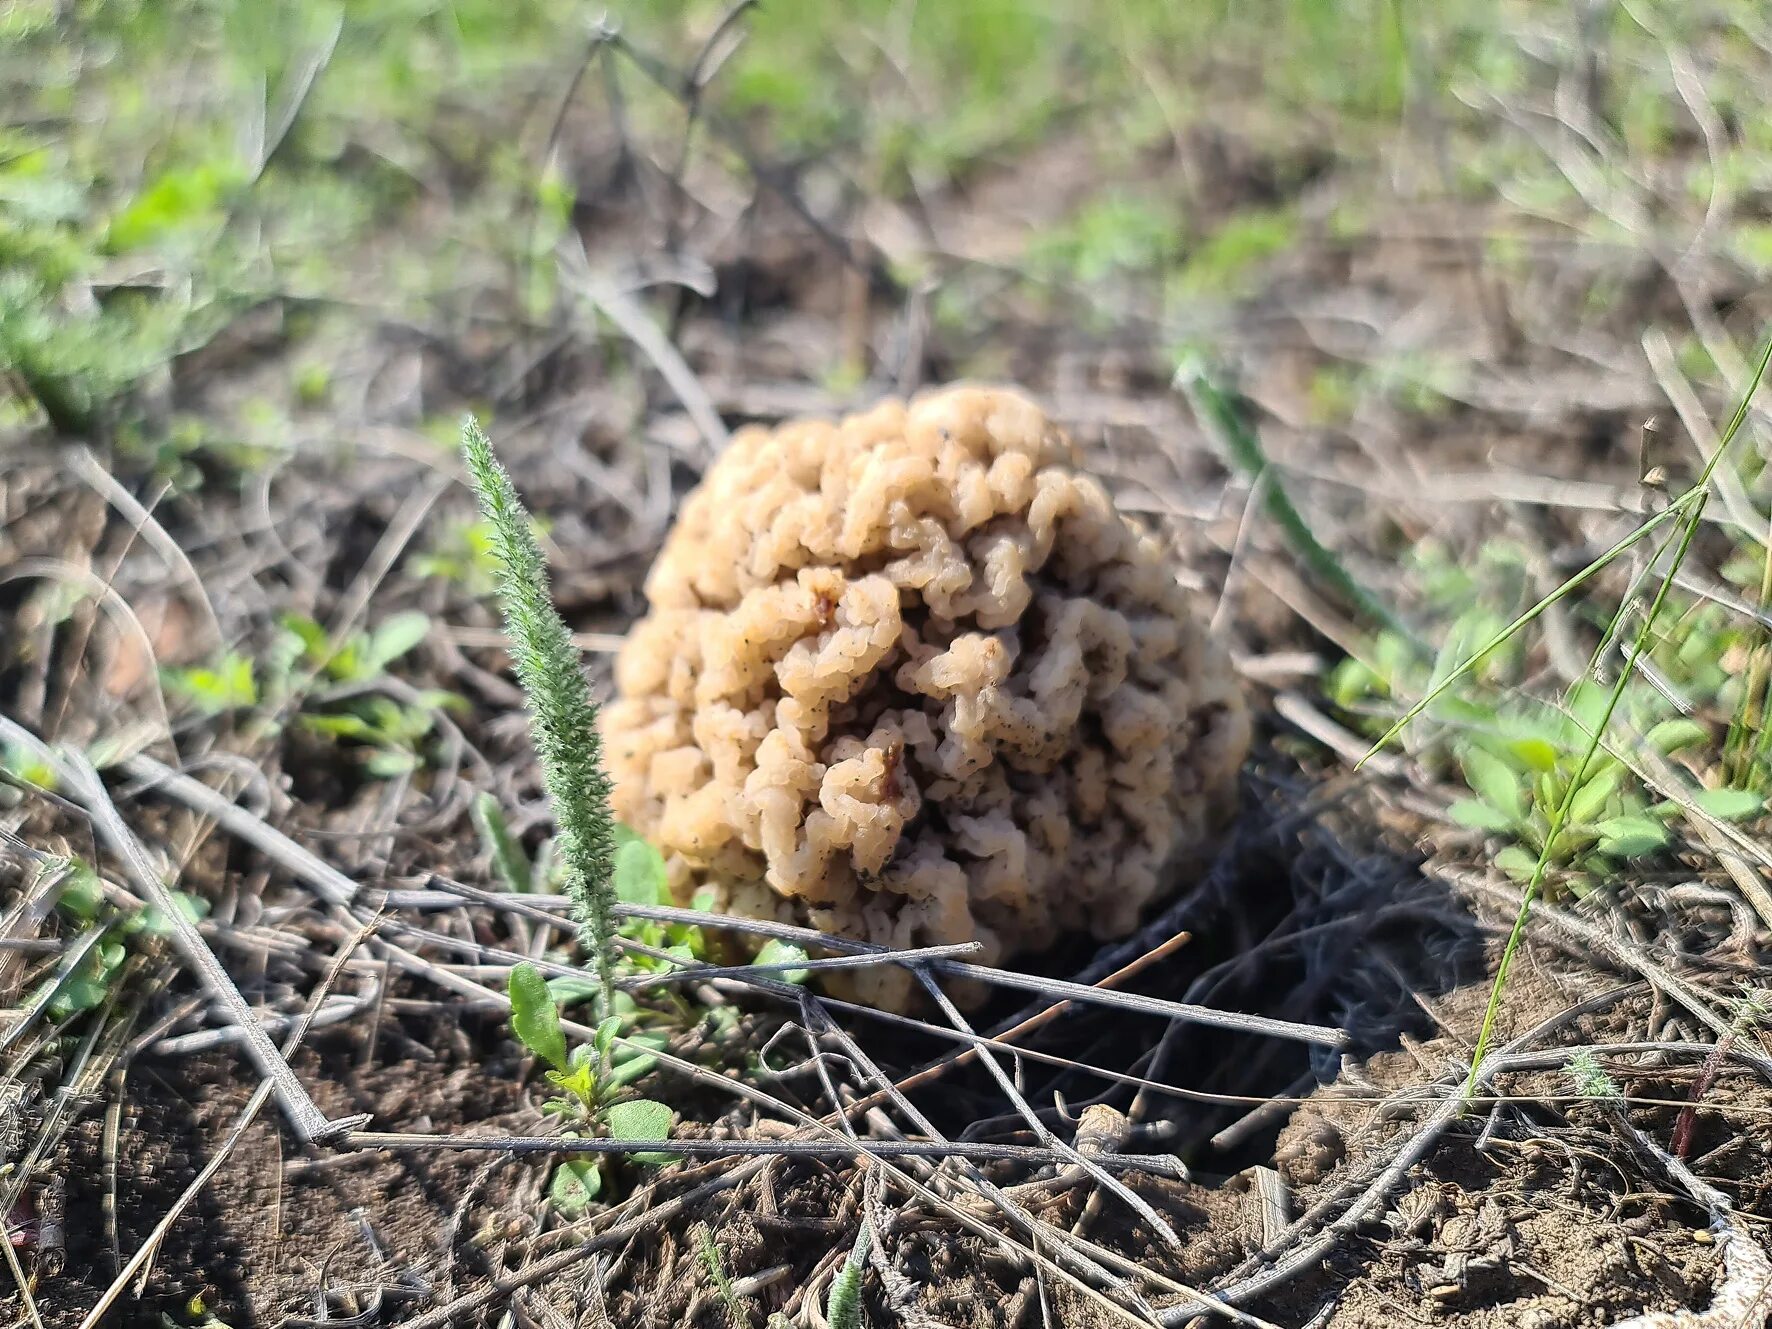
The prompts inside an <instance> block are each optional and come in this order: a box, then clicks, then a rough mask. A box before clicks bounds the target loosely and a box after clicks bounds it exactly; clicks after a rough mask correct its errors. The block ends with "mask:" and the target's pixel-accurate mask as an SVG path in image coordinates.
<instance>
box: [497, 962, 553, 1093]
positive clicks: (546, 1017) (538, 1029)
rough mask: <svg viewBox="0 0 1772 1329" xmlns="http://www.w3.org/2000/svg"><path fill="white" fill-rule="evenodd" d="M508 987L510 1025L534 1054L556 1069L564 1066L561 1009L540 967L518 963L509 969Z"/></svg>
mask: <svg viewBox="0 0 1772 1329" xmlns="http://www.w3.org/2000/svg"><path fill="white" fill-rule="evenodd" d="M506 986H507V989H508V991H509V993H510V997H511V1029H512V1031H513V1032H514V1033H515V1034H516V1035H517V1038H518V1039H519V1040H520V1041H521V1042H522V1044H523V1046H524V1047H526V1048H528V1049H529V1050H530V1051H531V1052H533V1053H534V1054H535V1055H536V1056H538V1057H540V1058H541V1059H542V1060H543V1061H545V1062H547V1063H548V1064H549V1065H550V1066H553V1067H554V1068H555V1069H556V1070H561V1071H563V1070H565V1069H566V1068H567V1060H566V1034H565V1032H564V1031H563V1030H562V1029H561V1028H560V1010H559V1008H558V1007H557V1006H555V1005H554V996H553V994H552V993H551V992H549V991H548V983H547V980H546V979H545V978H543V977H542V976H541V970H539V969H537V968H536V967H535V966H534V965H532V964H520V965H517V966H516V967H515V968H513V969H512V970H511V976H510V979H509V980H508V982H507V985H506Z"/></svg>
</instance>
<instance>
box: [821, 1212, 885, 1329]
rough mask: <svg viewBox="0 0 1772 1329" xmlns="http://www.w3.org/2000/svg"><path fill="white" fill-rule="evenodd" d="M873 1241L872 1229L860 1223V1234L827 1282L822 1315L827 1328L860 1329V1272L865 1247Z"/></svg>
mask: <svg viewBox="0 0 1772 1329" xmlns="http://www.w3.org/2000/svg"><path fill="white" fill-rule="evenodd" d="M873 1241H874V1230H873V1228H872V1227H870V1226H869V1225H868V1224H867V1223H866V1222H865V1221H864V1222H863V1223H862V1225H861V1231H860V1232H857V1233H856V1234H855V1245H854V1246H853V1247H852V1248H851V1249H850V1251H849V1258H848V1259H847V1260H845V1261H843V1267H842V1268H841V1269H839V1270H837V1276H836V1277H835V1278H833V1279H832V1280H831V1298H830V1300H829V1301H828V1302H827V1303H826V1308H825V1315H824V1317H825V1319H827V1320H829V1321H830V1324H831V1329H861V1272H862V1270H863V1269H865V1268H867V1263H868V1247H870V1246H871V1245H873Z"/></svg>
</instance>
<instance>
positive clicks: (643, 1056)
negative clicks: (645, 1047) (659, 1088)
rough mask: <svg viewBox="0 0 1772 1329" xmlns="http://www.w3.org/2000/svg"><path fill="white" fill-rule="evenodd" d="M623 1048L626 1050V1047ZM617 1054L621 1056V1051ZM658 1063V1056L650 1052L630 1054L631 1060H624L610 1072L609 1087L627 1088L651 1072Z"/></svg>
mask: <svg viewBox="0 0 1772 1329" xmlns="http://www.w3.org/2000/svg"><path fill="white" fill-rule="evenodd" d="M623 1050H624V1051H625V1050H626V1049H623ZM617 1056H618V1057H619V1056H620V1053H617ZM656 1065H658V1058H657V1057H654V1056H652V1055H651V1054H649V1053H637V1054H633V1055H631V1056H630V1059H629V1060H627V1061H624V1062H622V1063H621V1064H620V1065H619V1066H617V1067H616V1068H615V1069H614V1070H612V1071H610V1072H609V1088H611V1089H625V1088H626V1087H627V1086H628V1085H630V1084H632V1083H633V1082H634V1081H635V1080H638V1079H641V1078H643V1077H644V1076H646V1075H647V1074H648V1073H650V1072H651V1070H652V1068H653V1067H654V1066H656Z"/></svg>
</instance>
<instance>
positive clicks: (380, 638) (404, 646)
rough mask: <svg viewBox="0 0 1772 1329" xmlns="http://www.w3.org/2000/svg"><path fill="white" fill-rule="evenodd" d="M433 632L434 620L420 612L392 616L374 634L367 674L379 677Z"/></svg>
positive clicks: (366, 654)
mask: <svg viewBox="0 0 1772 1329" xmlns="http://www.w3.org/2000/svg"><path fill="white" fill-rule="evenodd" d="M430 630H431V620H430V618H429V617H428V616H426V615H424V614H421V613H419V612H418V611H417V610H408V611H407V612H405V613H400V614H393V615H390V616H389V617H388V618H386V619H384V620H383V621H382V622H381V623H379V624H378V625H377V626H376V629H375V631H374V632H373V633H371V634H370V637H369V645H368V647H367V648H366V649H365V650H364V652H363V662H362V668H363V669H364V670H365V671H366V672H367V673H370V674H379V673H380V672H381V671H382V670H383V669H386V668H387V667H388V666H389V665H390V664H392V663H393V662H394V661H395V660H398V659H399V658H400V657H401V656H402V655H405V654H406V652H408V651H410V650H411V649H412V648H413V647H415V646H417V645H418V644H419V643H420V642H421V641H423V640H424V639H425V637H426V636H427V635H428V634H429V633H430Z"/></svg>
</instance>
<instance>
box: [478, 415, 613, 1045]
mask: <svg viewBox="0 0 1772 1329" xmlns="http://www.w3.org/2000/svg"><path fill="white" fill-rule="evenodd" d="M461 434H462V458H463V460H464V461H465V462H466V463H467V467H468V474H469V476H470V477H471V478H472V480H473V483H474V489H475V492H476V493H477V494H478V495H479V498H480V511H481V512H482V513H483V514H484V515H485V518H486V521H487V523H488V525H490V526H491V528H492V552H493V553H494V555H496V557H497V559H498V564H499V571H498V598H499V603H500V604H501V605H502V607H503V609H504V618H505V631H506V634H507V635H508V636H509V637H510V640H511V654H512V657H513V659H514V660H515V662H516V667H517V679H518V681H519V682H520V683H521V684H522V685H523V693H524V696H525V697H527V698H528V701H529V717H530V723H529V729H530V734H531V736H532V738H533V740H534V743H535V751H536V755H537V756H538V757H539V758H540V759H541V770H542V779H543V781H544V782H545V784H546V785H547V790H548V799H549V801H550V802H551V803H552V804H553V807H554V820H555V822H556V823H557V824H558V826H559V834H558V836H557V840H556V843H557V844H558V846H559V851H560V862H561V865H562V867H563V869H564V878H565V884H566V893H567V895H568V896H569V897H570V898H571V900H572V904H573V909H574V912H575V914H576V916H577V918H578V922H579V928H580V932H579V939H580V944H581V945H583V946H584V948H585V949H586V950H587V951H589V952H590V956H591V966H592V970H593V972H594V973H595V974H596V978H597V987H598V995H599V1002H598V1006H599V1010H598V1014H599V1015H603V1014H607V1012H608V1010H609V1008H610V1006H611V1005H612V1004H613V1002H614V1000H615V974H614V970H615V933H616V921H615V887H614V884H613V881H612V879H611V875H610V873H611V868H612V866H613V863H614V859H615V834H614V824H615V822H614V818H613V816H612V815H611V813H610V811H609V777H608V775H607V774H606V773H605V772H604V770H603V745H602V741H601V740H600V739H599V738H598V736H597V704H596V702H594V701H593V700H592V699H591V689H590V686H589V684H587V683H586V682H585V676H584V670H583V668H582V667H581V666H580V664H579V656H578V651H577V650H576V649H575V648H574V646H573V645H572V634H571V632H570V631H569V630H568V628H567V626H566V624H565V622H564V620H562V619H561V617H560V615H559V613H558V612H556V611H555V609H554V606H553V602H552V601H551V600H550V599H549V598H548V573H547V565H546V564H545V563H544V562H543V560H542V556H541V547H540V546H539V545H538V544H537V543H536V541H535V532H534V530H533V528H532V526H531V524H530V520H529V513H528V512H527V511H525V510H524V507H523V504H522V502H521V501H520V500H519V499H518V497H517V490H516V486H514V485H513V484H512V483H511V477H510V475H509V474H508V473H507V472H506V471H505V469H504V467H503V466H501V465H499V462H498V459H497V458H496V457H495V456H493V453H492V444H491V443H490V442H489V441H488V440H487V438H486V434H485V433H484V431H482V430H481V428H480V426H479V425H478V424H477V423H476V422H475V420H474V419H473V417H472V416H469V417H467V418H466V419H464V420H463V421H462V430H461Z"/></svg>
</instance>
